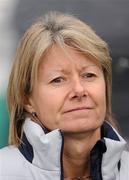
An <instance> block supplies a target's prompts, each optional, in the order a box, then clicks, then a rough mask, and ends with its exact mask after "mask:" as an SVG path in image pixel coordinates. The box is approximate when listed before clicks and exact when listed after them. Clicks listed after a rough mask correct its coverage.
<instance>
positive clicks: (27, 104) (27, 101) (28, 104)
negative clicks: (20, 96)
mask: <svg viewBox="0 0 129 180" xmlns="http://www.w3.org/2000/svg"><path fill="white" fill-rule="evenodd" d="M24 108H25V110H26V111H27V112H29V113H32V112H35V109H34V102H33V100H32V97H30V96H25V97H24Z"/></svg>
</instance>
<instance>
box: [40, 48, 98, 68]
mask: <svg viewBox="0 0 129 180" xmlns="http://www.w3.org/2000/svg"><path fill="white" fill-rule="evenodd" d="M93 65H95V66H97V67H99V68H100V67H101V66H100V64H99V62H98V61H97V60H96V59H95V58H94V57H93V56H91V55H89V54H85V55H84V54H83V53H82V52H79V51H77V50H75V49H73V48H70V47H65V48H62V47H60V46H58V45H54V46H53V47H52V48H51V49H50V50H48V51H47V53H46V54H45V56H44V57H43V58H42V59H41V62H40V65H39V70H47V69H52V70H53V69H56V70H60V69H62V68H69V69H70V68H71V67H72V66H76V68H78V69H79V68H84V67H85V66H93Z"/></svg>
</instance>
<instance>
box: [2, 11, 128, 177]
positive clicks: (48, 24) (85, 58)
mask: <svg viewBox="0 0 129 180" xmlns="http://www.w3.org/2000/svg"><path fill="white" fill-rule="evenodd" d="M8 104H9V112H10V140H9V142H10V146H8V147H5V148H4V149H2V150H1V151H0V179H1V180H28V179H31V180H32V179H33V180H40V179H43V180H71V179H73V180H79V179H80V180H87V179H92V180H102V179H103V180H120V179H121V180H129V173H128V167H129V154H128V151H127V149H126V142H125V141H124V139H123V138H122V137H121V136H120V135H119V134H118V132H117V131H116V130H115V123H114V121H113V118H112V112H111V58H110V55H109V52H108V47H107V44H106V43H105V42H104V41H103V40H102V39H101V38H100V37H98V36H97V35H96V34H95V32H94V31H93V30H92V29H91V28H90V27H89V26H88V25H87V24H85V23H84V22H82V21H80V20H79V19H77V18H75V17H73V16H70V15H67V14H61V13H57V12H50V13H48V14H46V15H45V16H44V17H43V18H41V19H40V20H39V21H37V22H36V23H35V24H33V25H32V26H31V27H30V28H29V29H28V30H27V31H26V33H25V35H24V36H23V38H22V40H21V43H20V46H19V48H18V50H17V54H16V58H15V61H14V64H13V68H12V72H11V75H10V80H9V85H8Z"/></svg>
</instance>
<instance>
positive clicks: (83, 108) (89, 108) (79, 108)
mask: <svg viewBox="0 0 129 180" xmlns="http://www.w3.org/2000/svg"><path fill="white" fill-rule="evenodd" d="M92 109H93V107H77V108H73V109H69V110H67V111H64V113H69V112H74V111H86V110H92Z"/></svg>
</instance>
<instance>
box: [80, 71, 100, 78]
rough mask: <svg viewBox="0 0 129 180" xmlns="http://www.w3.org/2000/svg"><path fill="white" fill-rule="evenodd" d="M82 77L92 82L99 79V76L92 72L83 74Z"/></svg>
mask: <svg viewBox="0 0 129 180" xmlns="http://www.w3.org/2000/svg"><path fill="white" fill-rule="evenodd" d="M82 77H83V78H85V79H87V80H92V79H94V78H95V77H97V75H96V74H95V73H92V72H86V73H84V74H82Z"/></svg>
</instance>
